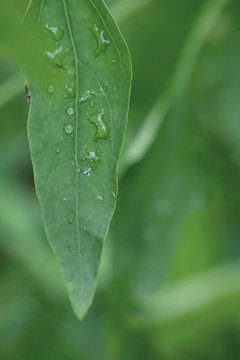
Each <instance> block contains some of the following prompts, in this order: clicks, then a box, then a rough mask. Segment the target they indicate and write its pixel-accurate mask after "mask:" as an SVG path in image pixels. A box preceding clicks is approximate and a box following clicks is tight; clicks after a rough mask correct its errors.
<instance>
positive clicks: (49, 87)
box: [48, 84, 55, 95]
mask: <svg viewBox="0 0 240 360" xmlns="http://www.w3.org/2000/svg"><path fill="white" fill-rule="evenodd" d="M54 91H55V87H54V85H53V84H50V85H49V86H48V93H49V95H52V94H53V93H54Z"/></svg>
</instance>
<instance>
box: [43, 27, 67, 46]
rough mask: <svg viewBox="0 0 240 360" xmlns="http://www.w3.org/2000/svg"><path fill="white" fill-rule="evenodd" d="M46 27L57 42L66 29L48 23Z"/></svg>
mask: <svg viewBox="0 0 240 360" xmlns="http://www.w3.org/2000/svg"><path fill="white" fill-rule="evenodd" d="M45 28H46V29H47V30H48V32H49V33H50V35H51V36H52V38H53V40H55V41H56V42H57V43H58V42H59V41H60V40H61V39H62V38H63V36H64V30H63V29H61V28H60V27H57V26H50V25H48V24H46V25H45Z"/></svg>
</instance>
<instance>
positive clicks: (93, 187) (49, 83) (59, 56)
mask: <svg viewBox="0 0 240 360" xmlns="http://www.w3.org/2000/svg"><path fill="white" fill-rule="evenodd" d="M25 26H26V29H27V31H34V33H35V35H36V40H37V43H38V44H39V48H40V53H39V59H40V62H39V64H40V65H39V68H37V67H36V66H33V67H31V66H30V67H28V68H27V69H26V71H25V73H26V75H27V78H28V85H29V92H30V96H31V106H30V113H29V122H28V132H29V142H30V151H31V156H32V161H33V168H34V177H35V183H36V190H37V194H38V197H39V200H40V203H41V208H42V214H43V219H44V223H45V228H46V232H47V235H48V239H49V242H50V244H51V246H52V248H53V250H54V252H55V254H56V256H57V259H58V261H59V263H60V266H61V269H62V272H63V275H64V278H65V281H66V284H67V288H68V291H69V295H70V300H71V303H72V306H73V309H74V311H75V313H76V314H77V316H78V317H79V318H82V317H83V316H84V314H85V313H86V311H87V309H88V308H89V306H90V304H91V301H92V298H93V294H94V290H95V287H96V282H97V275H98V269H99V263H100V258H101V252H102V246H103V241H104V238H105V236H106V233H107V230H108V227H109V223H110V220H111V217H112V215H113V212H114V208H115V203H116V195H117V176H116V174H117V163H118V159H119V155H120V151H121V147H122V141H123V135H124V132H125V126H126V118H127V111H128V103H129V92H130V83H131V63H130V56H129V53H128V50H127V47H126V44H125V42H124V40H123V38H122V36H121V34H120V32H119V30H118V28H117V26H116V24H115V22H114V20H113V19H112V17H111V15H110V14H109V12H108V10H107V8H106V7H105V5H104V4H103V2H102V1H101V0H57V1H56V0H55V1H51V0H45V1H39V0H33V1H32V2H31V3H30V4H29V7H28V12H27V15H26V19H25ZM28 63H29V60H28ZM35 63H36V62H34V64H35Z"/></svg>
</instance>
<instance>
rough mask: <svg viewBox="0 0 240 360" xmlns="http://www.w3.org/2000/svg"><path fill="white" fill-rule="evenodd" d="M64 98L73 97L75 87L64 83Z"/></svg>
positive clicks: (74, 95)
mask: <svg viewBox="0 0 240 360" xmlns="http://www.w3.org/2000/svg"><path fill="white" fill-rule="evenodd" d="M64 97H65V98H67V99H73V98H75V97H76V87H75V86H69V85H65V96H64Z"/></svg>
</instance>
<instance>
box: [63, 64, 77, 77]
mask: <svg viewBox="0 0 240 360" xmlns="http://www.w3.org/2000/svg"><path fill="white" fill-rule="evenodd" d="M65 70H66V73H67V75H68V76H71V75H74V74H75V68H74V67H73V66H66V67H65Z"/></svg>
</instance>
